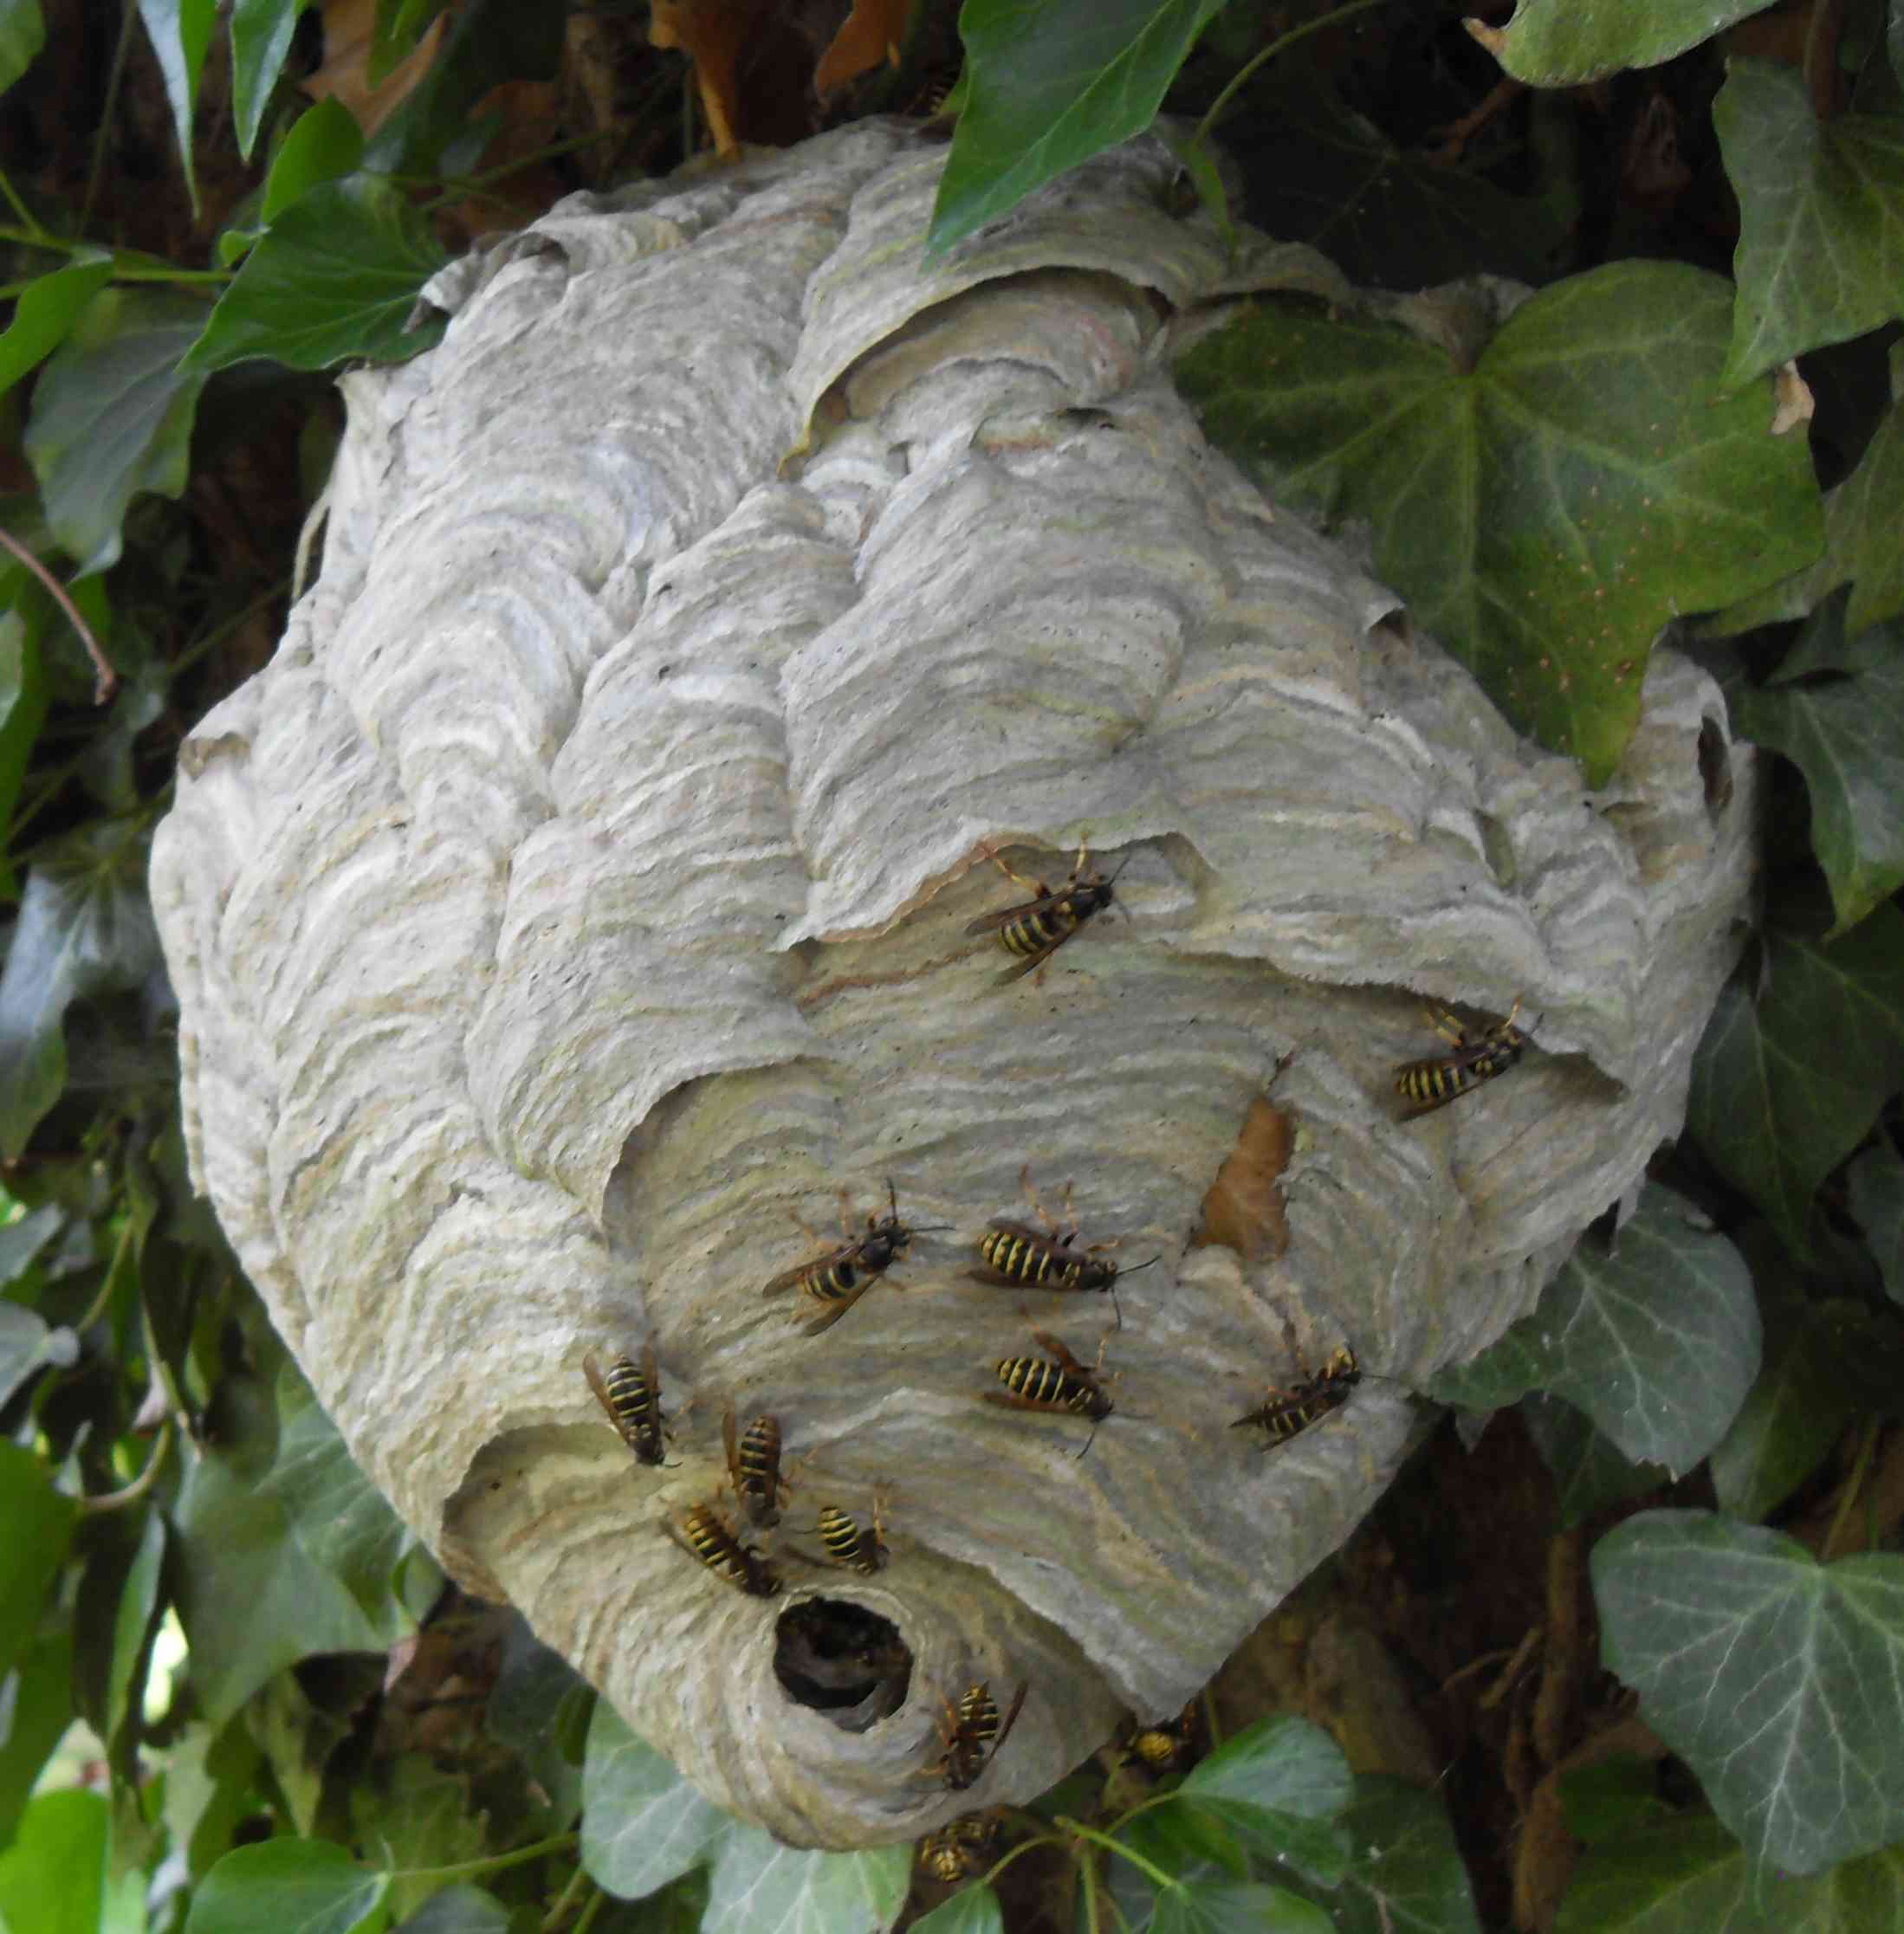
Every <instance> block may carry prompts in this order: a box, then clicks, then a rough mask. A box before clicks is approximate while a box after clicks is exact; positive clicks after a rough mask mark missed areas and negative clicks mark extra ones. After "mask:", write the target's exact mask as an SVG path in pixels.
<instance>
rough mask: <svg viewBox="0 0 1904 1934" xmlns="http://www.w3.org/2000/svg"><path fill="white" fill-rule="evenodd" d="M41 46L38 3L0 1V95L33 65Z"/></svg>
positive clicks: (42, 31)
mask: <svg viewBox="0 0 1904 1934" xmlns="http://www.w3.org/2000/svg"><path fill="white" fill-rule="evenodd" d="M45 45H46V22H45V20H44V18H43V17H42V15H41V12H40V0H0V94H4V93H5V92H6V91H7V89H8V88H9V87H11V86H12V85H13V83H14V82H15V81H17V80H18V79H19V78H20V76H21V75H22V74H24V73H25V72H26V70H27V69H28V68H29V67H31V66H32V65H33V63H34V61H35V60H36V58H37V56H38V55H39V52H40V49H42V47H44V46H45Z"/></svg>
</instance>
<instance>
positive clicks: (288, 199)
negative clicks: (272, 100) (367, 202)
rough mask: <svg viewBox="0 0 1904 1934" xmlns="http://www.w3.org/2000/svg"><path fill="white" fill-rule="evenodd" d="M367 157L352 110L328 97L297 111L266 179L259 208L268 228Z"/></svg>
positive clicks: (362, 137) (360, 130) (349, 171)
mask: <svg viewBox="0 0 1904 1934" xmlns="http://www.w3.org/2000/svg"><path fill="white" fill-rule="evenodd" d="M363 158H364V134H363V130H362V129H361V128H359V126H358V125H357V119H356V117H355V116H354V115H353V113H351V111H350V109H349V108H347V107H345V106H344V104H343V103H342V102H341V101H340V100H336V99H335V98H334V97H327V98H326V99H325V100H321V101H318V102H317V103H316V104H315V105H314V107H308V108H307V109H306V110H305V112H304V113H301V114H300V115H299V116H298V119H297V125H296V126H295V127H293V128H292V130H291V132H290V133H288V134H287V135H286V136H285V137H284V142H283V145H282V146H281V147H280V148H279V149H278V152H277V153H276V154H275V156H274V157H273V158H272V161H271V171H270V173H269V174H268V175H267V176H266V177H265V178H264V199H263V203H262V206H261V208H260V210H259V213H260V215H261V216H262V218H263V220H264V223H265V224H266V226H267V227H269V225H270V223H273V222H275V221H276V220H277V218H278V217H279V216H281V215H282V214H283V212H284V211H285V210H286V209H288V207H289V206H290V205H291V204H292V203H293V202H295V201H296V200H297V199H298V197H300V196H301V195H306V194H308V193H309V192H310V191H311V190H312V189H314V188H315V187H317V186H318V185H319V184H320V183H322V182H327V181H337V180H340V179H341V178H343V177H344V176H346V175H347V174H349V173H351V172H352V171H353V169H355V167H356V166H357V165H358V163H359V162H360V161H361V160H362V159H363Z"/></svg>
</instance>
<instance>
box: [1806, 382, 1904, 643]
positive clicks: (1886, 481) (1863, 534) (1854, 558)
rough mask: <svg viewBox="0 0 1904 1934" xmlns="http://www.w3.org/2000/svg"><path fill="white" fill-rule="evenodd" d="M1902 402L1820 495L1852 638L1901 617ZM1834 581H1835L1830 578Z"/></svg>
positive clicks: (1903, 603)
mask: <svg viewBox="0 0 1904 1934" xmlns="http://www.w3.org/2000/svg"><path fill="white" fill-rule="evenodd" d="M1900 527H1904V404H1900V403H1895V402H1894V403H1893V404H1892V405H1891V407H1890V409H1889V410H1888V411H1886V412H1885V414H1884V417H1882V419H1881V421H1880V423H1879V424H1878V426H1877V428H1876V430H1875V431H1873V433H1872V436H1871V440H1870V442H1869V443H1867V444H1866V445H1865V446H1864V455H1863V456H1861V457H1860V458H1859V459H1858V467H1857V469H1855V470H1854V471H1852V473H1851V474H1850V475H1849V476H1848V477H1847V478H1846V479H1845V480H1844V482H1842V483H1841V484H1840V485H1839V486H1838V487H1837V488H1836V490H1834V491H1833V492H1832V493H1831V495H1830V496H1829V497H1827V498H1826V499H1825V506H1824V530H1825V546H1826V552H1827V554H1828V555H1829V556H1830V558H1831V559H1832V560H1833V562H1834V565H1835V566H1836V568H1837V570H1838V572H1839V576H1840V577H1841V578H1849V579H1850V580H1851V602H1850V604H1849V606H1848V607H1847V608H1846V610H1845V613H1844V624H1845V629H1846V630H1847V631H1849V632H1850V633H1852V635H1853V636H1854V637H1855V635H1856V634H1857V633H1859V632H1861V631H1868V629H1869V628H1870V627H1871V626H1872V625H1874V624H1881V623H1883V622H1884V621H1885V620H1886V619H1888V618H1897V617H1900V616H1904V544H1900V543H1899V542H1898V541H1897V534H1898V531H1899V529H1900ZM1834 581H1836V580H1834Z"/></svg>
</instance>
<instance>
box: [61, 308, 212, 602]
mask: <svg viewBox="0 0 1904 1934" xmlns="http://www.w3.org/2000/svg"><path fill="white" fill-rule="evenodd" d="M206 313H207V312H206V310H205V308H204V305H203V304H202V303H198V302H193V301H188V300H187V299H186V298H185V297H184V296H178V295H166V294H154V293H152V292H150V291H147V290H145V289H123V288H107V289H101V290H100V293H99V294H97V295H95V296H94V298H93V300H92V301H90V302H89V303H87V306H86V307H85V309H84V310H83V311H82V312H81V314H80V315H79V317H78V318H77V320H75V322H74V327H73V329H72V331H71V333H69V334H68V338H67V340H66V341H65V342H63V343H62V345H61V346H60V347H59V348H58V349H57V350H55V352H54V353H53V356H52V358H51V359H50V360H49V362H48V364H47V365H46V367H45V368H44V369H43V370H42V372H41V373H40V380H39V381H38V382H37V383H36V385H34V390H33V407H32V411H31V414H30V416H29V418H28V422H27V430H26V437H25V445H26V453H27V456H28V458H29V461H30V462H32V465H33V472H34V475H36V476H37V477H38V478H39V480H40V488H41V490H42V493H43V495H44V497H45V501H46V516H47V522H48V524H49V526H50V527H52V531H53V534H54V535H55V537H56V538H57V539H58V540H59V541H60V544H61V545H62V547H63V548H64V549H65V550H67V551H68V552H69V553H71V554H72V556H74V558H75V559H77V560H79V568H80V571H81V574H82V575H83V574H85V573H87V572H94V571H103V570H105V569H106V568H107V566H110V565H113V564H116V563H117V562H118V561H119V554H120V523H121V522H122V521H123V520H124V518H125V515H126V505H127V504H129V503H130V502H131V501H132V500H133V497H134V495H137V494H138V493H139V491H141V490H156V491H158V492H159V494H160V495H162V496H167V497H176V496H178V494H179V493H180V492H181V491H182V490H183V489H184V488H185V476H186V469H187V458H188V455H189V447H190V444H191V424H192V417H193V413H194V412H195V411H196V410H197V409H198V392H199V391H200V390H201V389H202V388H204V378H203V377H202V376H197V375H191V374H188V373H185V372H181V371H180V369H179V367H178V359H179V358H180V357H181V356H183V355H184V354H185V351H186V350H187V349H188V348H190V347H191V344H192V342H193V340H195V338H196V337H197V336H198V332H199V330H200V329H201V328H202V327H204V320H205V315H206Z"/></svg>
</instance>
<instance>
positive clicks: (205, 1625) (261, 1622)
mask: <svg viewBox="0 0 1904 1934" xmlns="http://www.w3.org/2000/svg"><path fill="white" fill-rule="evenodd" d="M177 1521H178V1530H179V1532H180V1534H181V1537H180V1543H181V1550H180V1554H179V1564H178V1617H179V1622H180V1623H181V1624H182V1625H183V1626H184V1627H185V1637H186V1639H187V1640H189V1641H190V1642H191V1672H192V1683H193V1685H195V1686H196V1687H197V1688H198V1697H199V1705H200V1709H201V1711H203V1712H204V1716H205V1717H206V1718H207V1719H208V1720H209V1721H210V1723H211V1724H213V1725H222V1724H223V1722H224V1721H225V1720H226V1719H227V1718H228V1717H230V1715H231V1714H232V1713H233V1712H235V1711H236V1710H237V1709H238V1707H239V1706H240V1705H241V1704H243V1702H244V1701H245V1700H246V1699H247V1698H249V1697H250V1696H251V1694H252V1693H253V1692H255V1691H256V1690H257V1688H258V1687H259V1686H261V1685H263V1684H264V1682H265V1681H266V1680H267V1679H269V1678H270V1677H271V1675H272V1674H273V1673H274V1672H276V1671H277V1670H278V1669H279V1668H280V1667H281V1666H288V1665H290V1664H292V1663H293V1662H294V1661H295V1660H297V1659H303V1658H306V1657H308V1655H309V1654H311V1653H319V1652H376V1651H380V1650H382V1649H383V1647H384V1646H385V1644H386V1643H387V1642H388V1640H389V1639H390V1637H391V1636H392V1633H389V1632H388V1631H386V1630H383V1629H380V1628H379V1627H377V1626H376V1625H374V1624H372V1621H371V1620H369V1619H367V1618H366V1617H365V1615H364V1613H363V1611H362V1609H361V1607H359V1605H358V1603H357V1601H355V1600H354V1599H353V1597H352V1596H351V1595H350V1594H349V1592H348V1591H347V1590H346V1588H344V1586H343V1585H341V1584H340V1583H339V1582H338V1581H337V1580H336V1579H334V1578H333V1577H332V1576H331V1575H329V1573H327V1572H325V1571H321V1570H320V1569H318V1568H317V1567H316V1566H315V1565H314V1564H313V1563H312V1562H311V1561H310V1560H309V1559H308V1558H307V1557H306V1556H304V1553H303V1550H302V1549H301V1547H300V1545H299V1544H298V1542H297V1540H296V1538H295V1536H293V1534H292V1531H291V1527H290V1524H289V1522H288V1519H287V1517H286V1515H285V1511H284V1508H283V1506H282V1505H281V1504H278V1503H277V1502H276V1500H275V1499H274V1498H270V1497H263V1496H261V1495H260V1494H258V1493H257V1492H256V1491H253V1489H252V1488H251V1485H250V1484H249V1482H248V1480H247V1478H246V1477H245V1476H244V1474H243V1471H242V1469H240V1468H238V1467H236V1466H235V1465H234V1463H233V1461H232V1460H231V1459H230V1458H228V1457H226V1456H225V1455H223V1453H218V1452H208V1453H205V1454H204V1455H201V1456H197V1457H194V1458H192V1459H191V1460H190V1473H189V1475H188V1477H187V1478H186V1480H185V1488H184V1490H183V1491H182V1492H181V1494H180V1497H179V1500H178V1511H177Z"/></svg>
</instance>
